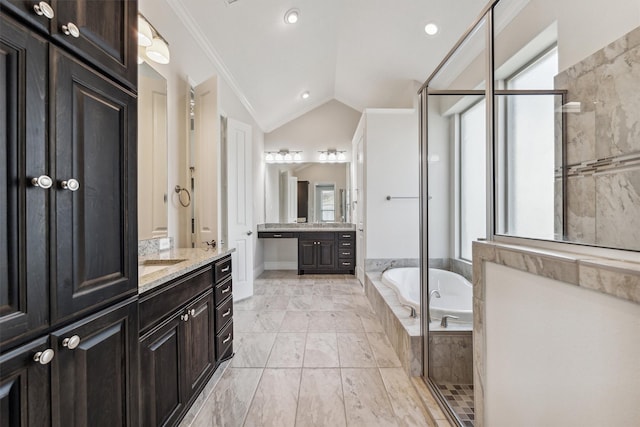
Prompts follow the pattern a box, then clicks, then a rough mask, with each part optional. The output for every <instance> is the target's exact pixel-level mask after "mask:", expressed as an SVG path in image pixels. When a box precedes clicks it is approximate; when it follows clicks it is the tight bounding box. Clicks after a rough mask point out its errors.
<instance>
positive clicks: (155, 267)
mask: <svg viewBox="0 0 640 427" xmlns="http://www.w3.org/2000/svg"><path fill="white" fill-rule="evenodd" d="M182 261H185V260H184V259H175V258H173V259H147V260H144V261H142V262H141V263H140V264H138V276H140V277H141V276H145V275H147V274H151V273H155V272H156V271H160V270H164V269H165V268H168V267H171V266H172V265H175V264H178V263H181V262H182Z"/></svg>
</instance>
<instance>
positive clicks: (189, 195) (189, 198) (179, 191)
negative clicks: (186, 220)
mask: <svg viewBox="0 0 640 427" xmlns="http://www.w3.org/2000/svg"><path fill="white" fill-rule="evenodd" d="M174 190H175V192H176V193H178V200H179V201H180V204H181V205H182V206H184V207H185V208H188V207H189V206H190V205H191V193H189V190H187V189H186V188H183V187H180V186H179V185H176V188H175V189H174ZM183 191H184V192H185V193H187V198H188V199H187V202H186V203H185V202H183V201H182V192H183Z"/></svg>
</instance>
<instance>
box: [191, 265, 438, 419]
mask: <svg viewBox="0 0 640 427" xmlns="http://www.w3.org/2000/svg"><path fill="white" fill-rule="evenodd" d="M254 293H255V295H254V296H253V297H251V298H249V299H247V300H244V301H240V302H238V303H236V304H235V305H234V326H235V341H234V350H235V352H236V354H235V357H234V358H233V359H232V360H231V362H230V366H229V367H228V368H227V369H226V371H224V374H222V376H221V378H220V379H219V380H218V382H217V383H216V384H215V386H214V387H213V389H212V390H208V391H205V395H206V397H204V398H203V399H206V400H205V402H204V404H203V405H202V407H201V409H200V411H199V412H198V413H197V415H195V417H194V416H190V417H189V416H188V417H187V418H186V419H185V420H184V422H183V424H182V425H183V426H193V427H196V426H197V427H199V426H224V427H230V426H278V427H286V426H304V427H312V426H366V427H374V426H384V427H390V426H432V425H434V424H433V423H432V422H431V418H430V417H429V415H428V414H427V410H426V408H425V406H424V404H423V401H422V400H421V399H420V397H419V396H418V394H417V392H416V389H415V388H414V387H413V386H412V383H411V380H410V379H409V377H408V376H407V374H406V373H405V372H404V370H403V369H402V368H401V366H400V361H399V360H398V358H397V356H396V354H395V352H394V350H393V349H392V348H391V346H390V344H389V341H388V339H387V337H386V335H385V334H384V332H383V331H382V327H381V325H380V323H379V322H378V321H377V319H376V316H375V314H374V312H373V311H372V309H371V306H370V305H369V303H368V301H367V298H366V297H365V295H364V293H363V290H362V287H361V286H360V284H359V282H358V281H357V280H356V279H355V278H354V277H353V276H338V275H331V276H329V275H326V276H325V275H323V276H320V275H309V276H297V275H295V272H277V271H276V272H273V271H269V272H265V274H263V275H262V276H261V277H260V278H259V279H257V280H256V281H255V283H254ZM207 393H208V394H207Z"/></svg>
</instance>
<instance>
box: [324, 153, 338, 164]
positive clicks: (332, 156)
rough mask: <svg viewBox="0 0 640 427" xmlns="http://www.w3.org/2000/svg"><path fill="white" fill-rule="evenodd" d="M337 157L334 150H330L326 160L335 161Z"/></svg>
mask: <svg viewBox="0 0 640 427" xmlns="http://www.w3.org/2000/svg"><path fill="white" fill-rule="evenodd" d="M337 159H338V156H337V155H336V153H335V151H332V152H331V153H329V156H327V160H329V161H330V162H335V161H336V160H337Z"/></svg>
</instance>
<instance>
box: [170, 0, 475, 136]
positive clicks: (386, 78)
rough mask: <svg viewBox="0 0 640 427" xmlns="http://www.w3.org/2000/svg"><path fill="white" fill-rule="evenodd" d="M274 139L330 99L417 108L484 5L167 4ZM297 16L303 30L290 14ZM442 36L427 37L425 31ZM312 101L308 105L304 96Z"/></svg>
mask: <svg viewBox="0 0 640 427" xmlns="http://www.w3.org/2000/svg"><path fill="white" fill-rule="evenodd" d="M168 2H169V4H170V5H171V6H172V8H173V9H174V10H175V11H176V12H177V13H178V15H179V16H180V18H181V20H182V21H183V23H186V24H188V27H189V29H190V31H191V32H192V34H193V35H194V36H195V37H196V39H197V40H199V42H200V43H201V44H205V45H206V46H207V49H206V50H207V53H208V54H209V55H210V56H212V57H214V59H215V62H217V63H218V64H217V65H218V66H219V68H221V70H222V72H223V74H225V75H224V77H225V78H226V79H227V81H228V82H229V83H230V84H231V86H232V88H233V89H234V90H235V92H236V94H237V95H238V96H239V97H240V99H241V100H242V102H243V103H244V104H245V107H247V109H248V110H249V111H250V112H251V113H252V115H253V116H254V118H255V119H256V121H257V123H258V124H259V126H260V127H261V128H262V129H263V130H264V131H265V132H269V131H271V130H273V129H275V128H277V127H279V126H281V125H283V124H284V123H287V122H288V121H290V120H292V119H294V118H296V117H298V116H300V115H301V114H304V113H305V112H308V111H310V110H312V109H314V108H316V107H318V106H319V105H322V104H324V103H325V102H327V101H329V100H331V99H337V100H338V101H340V102H342V103H344V104H346V105H349V106H350V107H352V108H355V109H357V110H362V109H364V108H374V107H377V108H384V107H410V106H412V100H413V95H414V94H415V92H416V86H417V84H418V83H422V82H423V81H424V80H425V79H426V78H427V77H428V75H429V74H430V72H431V71H432V70H433V69H434V68H435V66H436V65H437V64H438V63H439V62H440V61H441V60H442V58H443V57H444V55H446V53H447V52H448V51H449V50H450V48H451V47H452V46H453V45H454V44H455V42H456V41H457V40H458V38H459V37H460V36H461V34H462V33H463V32H464V31H465V30H466V29H467V27H469V25H470V24H471V23H472V21H473V20H474V18H475V17H476V16H477V15H478V14H479V13H480V11H481V9H482V8H483V6H484V5H485V4H486V0H236V1H233V2H232V3H231V4H227V1H226V0H168ZM291 8H296V9H298V10H299V11H300V18H299V21H298V22H297V23H296V24H286V23H285V21H284V15H285V12H286V11H287V10H289V9H291ZM430 22H434V23H436V24H437V25H438V27H439V28H440V31H439V32H438V34H436V35H435V36H428V35H426V34H425V32H424V26H425V25H426V24H427V23H430ZM305 91H308V92H309V93H310V96H309V98H308V99H306V100H305V99H302V98H301V94H302V93H303V92H305Z"/></svg>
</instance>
